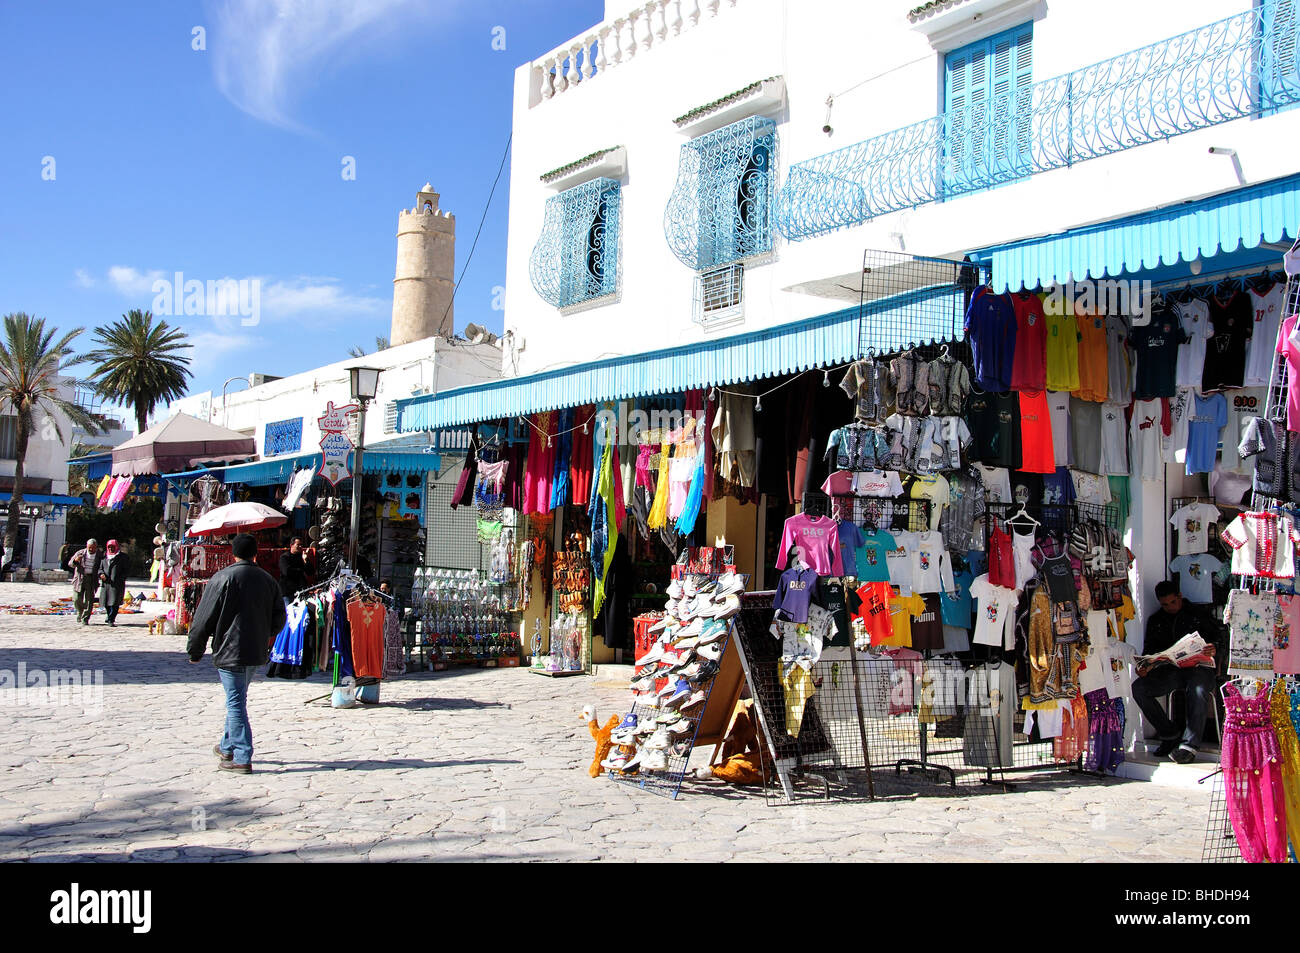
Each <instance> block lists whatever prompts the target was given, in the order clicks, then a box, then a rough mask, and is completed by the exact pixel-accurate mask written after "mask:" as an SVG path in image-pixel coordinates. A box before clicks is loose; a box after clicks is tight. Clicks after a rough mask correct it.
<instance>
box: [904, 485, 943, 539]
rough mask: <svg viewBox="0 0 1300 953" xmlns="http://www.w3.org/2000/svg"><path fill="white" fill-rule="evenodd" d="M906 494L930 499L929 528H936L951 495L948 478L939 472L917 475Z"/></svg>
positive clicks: (915, 497)
mask: <svg viewBox="0 0 1300 953" xmlns="http://www.w3.org/2000/svg"><path fill="white" fill-rule="evenodd" d="M907 492H908V495H909V496H911V497H912V499H914V500H929V501H930V529H938V528H939V522H940V520H941V519H942V518H943V508H944V507H945V506H947V505H948V503H949V502H950V501H951V499H952V497H951V495H950V494H949V492H948V480H947V478H946V477H943V476H941V475H939V474H935V475H933V476H919V477H917V478H916V479H914V480H913V481H912V482H911V484H909V486H908V488H907Z"/></svg>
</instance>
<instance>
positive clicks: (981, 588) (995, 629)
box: [970, 575, 1020, 649]
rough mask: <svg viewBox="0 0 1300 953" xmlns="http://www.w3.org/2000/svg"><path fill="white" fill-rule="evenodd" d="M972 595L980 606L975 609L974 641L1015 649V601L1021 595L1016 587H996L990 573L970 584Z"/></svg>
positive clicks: (1018, 599)
mask: <svg viewBox="0 0 1300 953" xmlns="http://www.w3.org/2000/svg"><path fill="white" fill-rule="evenodd" d="M970 594H971V598H972V599H974V600H975V601H976V602H977V603H978V605H977V607H976V611H975V635H974V637H973V638H972V640H971V641H973V642H976V643H978V644H980V645H995V646H1000V647H1002V648H1006V649H1012V648H1015V645H1016V632H1015V615H1016V604H1017V603H1018V602H1019V601H1020V594H1019V593H1017V592H1016V591H1015V590H1014V589H1007V588H1004V587H1002V586H995V585H993V584H992V583H990V582H989V577H988V576H987V575H983V576H979V577H978V578H976V579H975V581H974V582H972V583H971V587H970Z"/></svg>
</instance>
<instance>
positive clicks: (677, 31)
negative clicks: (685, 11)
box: [668, 0, 682, 36]
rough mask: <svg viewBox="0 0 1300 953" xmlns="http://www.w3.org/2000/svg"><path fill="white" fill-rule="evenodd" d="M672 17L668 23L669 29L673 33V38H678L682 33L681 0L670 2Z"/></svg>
mask: <svg viewBox="0 0 1300 953" xmlns="http://www.w3.org/2000/svg"><path fill="white" fill-rule="evenodd" d="M672 2H673V15H672V19H670V20H669V21H668V25H669V27H671V29H672V31H673V36H680V35H681V32H682V0H672Z"/></svg>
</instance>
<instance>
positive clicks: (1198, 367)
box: [1174, 298, 1277, 391]
mask: <svg viewBox="0 0 1300 953" xmlns="http://www.w3.org/2000/svg"><path fill="white" fill-rule="evenodd" d="M1174 310H1175V311H1176V312H1177V313H1178V320H1179V323H1180V324H1182V326H1183V333H1184V334H1186V335H1187V336H1188V338H1190V340H1188V341H1184V342H1183V343H1182V344H1180V345H1178V370H1177V371H1176V375H1175V378H1174V380H1175V383H1176V385H1177V386H1178V387H1191V388H1193V389H1194V390H1196V391H1199V390H1200V389H1201V373H1202V372H1203V371H1204V370H1205V342H1206V341H1208V340H1209V339H1210V338H1212V337H1213V336H1214V327H1213V325H1211V323H1210V306H1209V305H1208V304H1206V303H1205V302H1204V301H1202V300H1201V299H1199V298H1196V299H1193V300H1192V301H1188V302H1185V303H1183V304H1179V305H1176V306H1175V308H1174ZM1273 336H1274V337H1277V332H1276V331H1274V332H1273Z"/></svg>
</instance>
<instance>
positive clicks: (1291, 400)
mask: <svg viewBox="0 0 1300 953" xmlns="http://www.w3.org/2000/svg"><path fill="white" fill-rule="evenodd" d="M1296 317H1297V316H1296V315H1294V314H1293V315H1291V316H1290V317H1288V318H1284V319H1283V320H1282V326H1281V327H1280V328H1278V332H1277V353H1279V354H1281V355H1283V356H1284V357H1285V358H1286V429H1287V430H1290V431H1293V432H1300V347H1297V346H1296V342H1295V341H1292V340H1291V332H1292V331H1293V330H1294V328H1295V324H1296Z"/></svg>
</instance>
